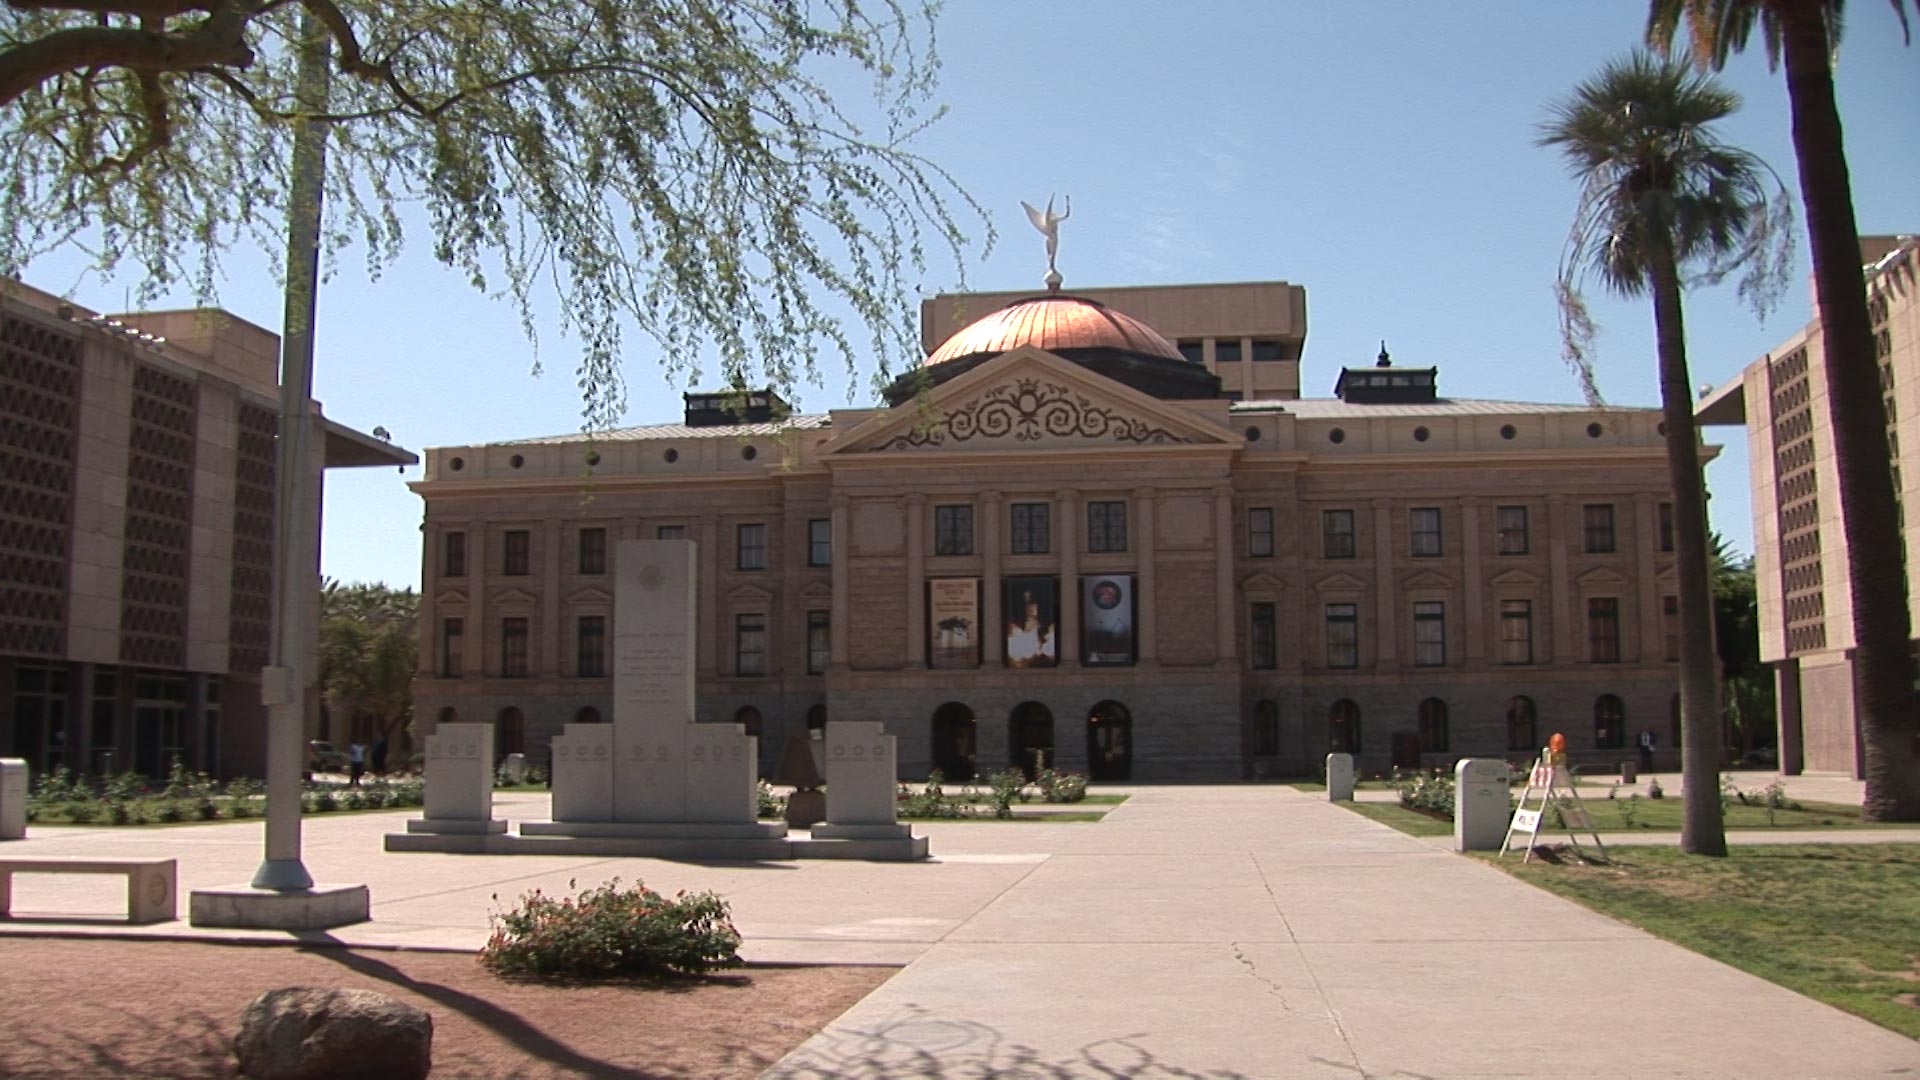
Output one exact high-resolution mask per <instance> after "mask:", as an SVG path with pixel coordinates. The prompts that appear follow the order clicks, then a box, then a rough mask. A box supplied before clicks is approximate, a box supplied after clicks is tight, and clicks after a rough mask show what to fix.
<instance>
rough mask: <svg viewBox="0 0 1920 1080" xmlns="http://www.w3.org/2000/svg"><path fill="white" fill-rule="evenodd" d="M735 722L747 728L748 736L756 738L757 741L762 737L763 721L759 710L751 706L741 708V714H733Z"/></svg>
mask: <svg viewBox="0 0 1920 1080" xmlns="http://www.w3.org/2000/svg"><path fill="white" fill-rule="evenodd" d="M733 722H734V723H736V724H739V725H740V726H741V727H744V728H746V729H747V734H749V735H751V736H753V737H754V738H756V739H757V738H759V737H760V724H761V720H760V710H759V709H756V708H754V707H753V706H751V705H743V706H741V707H740V711H739V712H737V713H734V714H733Z"/></svg>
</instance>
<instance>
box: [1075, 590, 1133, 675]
mask: <svg viewBox="0 0 1920 1080" xmlns="http://www.w3.org/2000/svg"><path fill="white" fill-rule="evenodd" d="M1080 613H1081V614H1080V638H1081V641H1082V642H1084V643H1085V651H1084V652H1083V653H1082V654H1081V662H1082V663H1085V664H1088V665H1089V666H1093V667H1103V666H1104V667H1126V666H1129V665H1131V664H1132V663H1133V659H1134V640H1133V625H1134V612H1133V575H1132V574H1101V575H1099V576H1097V577H1084V578H1081V579H1080Z"/></svg>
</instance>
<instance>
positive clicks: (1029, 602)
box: [1003, 577, 1060, 668]
mask: <svg viewBox="0 0 1920 1080" xmlns="http://www.w3.org/2000/svg"><path fill="white" fill-rule="evenodd" d="M1006 584H1007V597H1006V607H1005V608H1004V609H1003V611H1004V612H1005V614H1006V618H1007V652H1006V656H1007V666H1008V667H1013V668H1029V667H1056V666H1058V665H1059V663H1060V659H1059V658H1060V649H1059V637H1060V631H1059V626H1060V617H1059V616H1060V603H1059V596H1058V593H1059V586H1058V585H1056V584H1055V582H1054V579H1052V578H1050V577H1016V578H1008V579H1007V583H1006Z"/></svg>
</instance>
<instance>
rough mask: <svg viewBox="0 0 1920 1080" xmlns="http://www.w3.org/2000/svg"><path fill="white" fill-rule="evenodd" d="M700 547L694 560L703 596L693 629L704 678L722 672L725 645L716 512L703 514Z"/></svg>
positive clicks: (697, 662)
mask: <svg viewBox="0 0 1920 1080" xmlns="http://www.w3.org/2000/svg"><path fill="white" fill-rule="evenodd" d="M699 536H700V540H699V543H700V550H699V552H698V558H697V559H696V560H695V562H694V566H695V570H694V574H695V578H696V584H697V585H698V593H699V597H700V601H699V604H700V613H699V614H700V621H699V624H698V626H697V628H696V629H695V631H694V636H695V638H696V639H697V642H698V643H697V645H696V647H695V648H694V654H695V657H696V670H697V671H698V673H699V678H701V679H712V678H715V677H717V676H718V674H719V671H720V654H721V653H722V652H723V651H725V648H726V646H725V645H724V644H723V643H722V642H721V640H720V612H719V611H718V610H717V607H716V605H718V603H719V597H720V588H719V584H718V582H716V581H715V580H714V579H715V578H717V577H719V576H720V567H721V565H722V564H721V556H720V519H719V518H718V517H716V516H714V515H713V514H702V515H700V532H699Z"/></svg>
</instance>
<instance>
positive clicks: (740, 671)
mask: <svg viewBox="0 0 1920 1080" xmlns="http://www.w3.org/2000/svg"><path fill="white" fill-rule="evenodd" d="M733 673H734V674H735V675H765V674H766V673H767V617H766V616H765V615H735V616H734V617H733Z"/></svg>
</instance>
